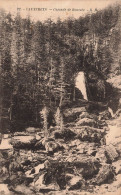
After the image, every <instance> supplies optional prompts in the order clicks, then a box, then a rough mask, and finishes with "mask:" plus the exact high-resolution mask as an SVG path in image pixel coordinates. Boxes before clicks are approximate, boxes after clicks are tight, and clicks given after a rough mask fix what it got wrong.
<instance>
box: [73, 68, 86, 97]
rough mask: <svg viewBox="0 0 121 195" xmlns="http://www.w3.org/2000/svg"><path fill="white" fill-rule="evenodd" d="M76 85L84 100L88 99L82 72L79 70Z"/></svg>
mask: <svg viewBox="0 0 121 195" xmlns="http://www.w3.org/2000/svg"><path fill="white" fill-rule="evenodd" d="M76 87H77V88H78V89H79V90H80V91H81V93H82V95H83V97H84V99H85V100H88V97H87V90H86V81H85V75H84V72H82V71H81V72H79V73H78V75H77V77H76Z"/></svg>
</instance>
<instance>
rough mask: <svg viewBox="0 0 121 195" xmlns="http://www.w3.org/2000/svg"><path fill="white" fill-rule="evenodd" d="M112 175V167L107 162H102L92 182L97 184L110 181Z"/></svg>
mask: <svg viewBox="0 0 121 195" xmlns="http://www.w3.org/2000/svg"><path fill="white" fill-rule="evenodd" d="M114 175H115V171H114V169H113V167H112V166H111V165H108V164H103V165H102V167H101V168H100V171H99V172H98V174H97V175H96V178H95V179H93V182H92V183H93V184H97V185H101V184H105V183H110V182H112V180H113V179H114Z"/></svg>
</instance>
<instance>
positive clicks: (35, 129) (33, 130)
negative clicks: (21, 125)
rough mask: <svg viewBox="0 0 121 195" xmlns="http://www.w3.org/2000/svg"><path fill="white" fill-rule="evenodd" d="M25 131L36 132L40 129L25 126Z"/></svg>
mask: <svg viewBox="0 0 121 195" xmlns="http://www.w3.org/2000/svg"><path fill="white" fill-rule="evenodd" d="M26 132H27V133H37V132H41V129H40V128H35V127H28V128H26Z"/></svg>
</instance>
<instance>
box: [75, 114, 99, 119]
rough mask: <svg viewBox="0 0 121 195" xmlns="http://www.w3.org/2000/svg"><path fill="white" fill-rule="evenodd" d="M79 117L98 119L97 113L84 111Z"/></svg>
mask: <svg viewBox="0 0 121 195" xmlns="http://www.w3.org/2000/svg"><path fill="white" fill-rule="evenodd" d="M79 118H80V119H83V118H89V119H94V120H98V117H97V116H96V115H95V114H89V113H88V112H82V113H81V114H80V115H79Z"/></svg>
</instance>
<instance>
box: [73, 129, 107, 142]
mask: <svg viewBox="0 0 121 195" xmlns="http://www.w3.org/2000/svg"><path fill="white" fill-rule="evenodd" d="M75 132H77V137H78V138H79V139H80V140H82V141H89V142H95V143H99V144H105V139H104V135H105V131H104V130H103V129H97V128H94V127H88V126H82V127H80V128H75Z"/></svg>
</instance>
